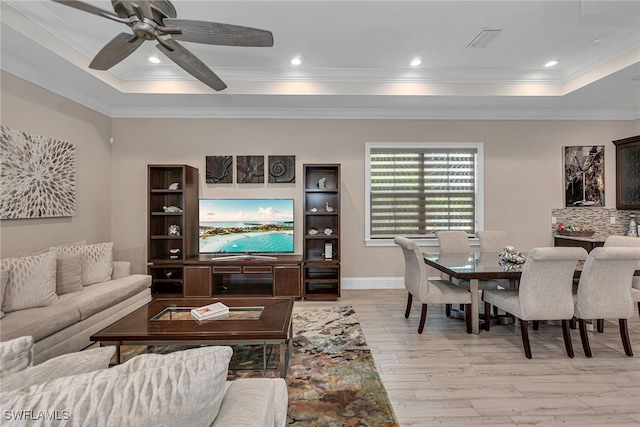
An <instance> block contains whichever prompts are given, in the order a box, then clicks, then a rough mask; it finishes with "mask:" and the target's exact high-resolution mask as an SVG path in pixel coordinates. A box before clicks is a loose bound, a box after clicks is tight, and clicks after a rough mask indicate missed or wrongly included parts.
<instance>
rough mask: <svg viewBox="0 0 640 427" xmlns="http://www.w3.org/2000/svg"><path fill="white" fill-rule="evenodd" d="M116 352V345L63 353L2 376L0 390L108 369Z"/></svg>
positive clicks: (19, 387) (11, 389)
mask: <svg viewBox="0 0 640 427" xmlns="http://www.w3.org/2000/svg"><path fill="white" fill-rule="evenodd" d="M115 352H116V348H115V347H114V346H109V347H100V348H94V349H91V350H85V351H79V352H77V353H69V354H63V355H62V356H58V357H54V358H53V359H49V360H47V361H46V362H43V363H41V364H39V365H36V366H32V367H29V368H27V369H23V370H22V371H19V372H16V373H14V374H12V375H9V376H7V377H4V378H2V382H0V391H3V392H6V391H13V390H19V389H21V388H25V387H30V386H32V385H36V384H41V383H44V382H46V381H51V380H55V379H56V378H62V377H68V376H71V375H78V374H85V373H88V372H93V371H97V370H99V369H107V368H108V367H109V362H110V361H111V356H113V354H114V353H115Z"/></svg>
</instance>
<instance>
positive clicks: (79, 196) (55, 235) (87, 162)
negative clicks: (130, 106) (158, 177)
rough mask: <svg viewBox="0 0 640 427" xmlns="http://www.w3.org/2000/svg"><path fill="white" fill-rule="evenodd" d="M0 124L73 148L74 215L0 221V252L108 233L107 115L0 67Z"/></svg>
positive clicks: (90, 239)
mask: <svg viewBox="0 0 640 427" xmlns="http://www.w3.org/2000/svg"><path fill="white" fill-rule="evenodd" d="M0 78H1V80H0V86H1V89H2V93H1V107H2V110H1V111H2V117H1V124H2V125H3V126H7V127H10V128H13V129H18V130H22V131H25V132H29V133H31V134H35V135H43V136H47V137H51V138H56V139H60V140H63V141H67V142H70V143H72V144H73V145H75V148H76V214H75V216H73V217H66V218H43V219H13V220H3V221H0V251H1V255H2V256H3V257H6V256H12V255H16V254H20V253H25V252H30V251H34V250H39V249H42V248H46V247H49V246H51V245H55V244H60V243H64V242H71V241H77V240H80V239H86V240H87V241H88V242H90V243H95V242H103V241H108V240H110V238H111V146H110V145H109V142H108V140H109V135H110V131H111V120H110V118H109V117H106V116H104V115H102V114H99V113H96V112H95V111H93V110H90V109H88V108H86V107H83V106H80V105H78V104H76V103H74V102H71V101H69V100H68V99H66V98H63V97H61V96H58V95H55V94H53V93H52V92H49V91H47V90H44V89H42V88H40V87H38V86H35V85H33V84H31V83H28V82H26V81H24V80H22V79H19V78H16V77H14V76H12V75H11V74H8V73H5V72H3V73H2V75H1V77H0Z"/></svg>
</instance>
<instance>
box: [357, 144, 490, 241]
mask: <svg viewBox="0 0 640 427" xmlns="http://www.w3.org/2000/svg"><path fill="white" fill-rule="evenodd" d="M376 148H382V149H384V148H390V149H398V148H400V149H409V150H410V149H412V148H413V149H443V148H444V149H452V150H455V149H467V148H469V149H475V150H476V165H475V166H476V168H475V181H476V187H475V190H476V204H475V217H476V221H475V228H476V231H480V230H484V143H482V142H367V143H365V167H364V169H365V189H364V192H365V194H364V197H365V203H364V204H365V209H364V210H365V212H364V213H365V218H364V242H365V246H394V245H395V244H394V243H393V238H392V237H388V238H385V237H379V238H372V237H371V150H372V149H376ZM412 239H413V240H415V242H416V243H417V244H418V245H420V246H438V239H437V238H436V237H435V236H419V237H412ZM470 243H471V244H472V245H477V244H478V239H477V238H476V237H475V236H474V237H472V238H471V239H470Z"/></svg>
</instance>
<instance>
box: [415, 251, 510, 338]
mask: <svg viewBox="0 0 640 427" xmlns="http://www.w3.org/2000/svg"><path fill="white" fill-rule="evenodd" d="M422 255H423V257H424V262H425V263H426V264H427V265H428V266H430V267H433V268H435V269H436V270H438V271H441V272H442V273H444V274H446V275H448V276H450V277H452V278H454V279H458V280H468V281H469V291H470V292H471V332H472V333H474V334H479V333H480V320H479V312H480V311H479V306H480V294H479V292H478V282H479V281H480V280H500V279H505V280H519V279H520V276H521V275H522V266H523V264H512V263H509V264H508V265H500V259H499V258H498V255H499V253H498V252H433V253H428V252H427V253H423V254H422ZM454 283H455V281H454Z"/></svg>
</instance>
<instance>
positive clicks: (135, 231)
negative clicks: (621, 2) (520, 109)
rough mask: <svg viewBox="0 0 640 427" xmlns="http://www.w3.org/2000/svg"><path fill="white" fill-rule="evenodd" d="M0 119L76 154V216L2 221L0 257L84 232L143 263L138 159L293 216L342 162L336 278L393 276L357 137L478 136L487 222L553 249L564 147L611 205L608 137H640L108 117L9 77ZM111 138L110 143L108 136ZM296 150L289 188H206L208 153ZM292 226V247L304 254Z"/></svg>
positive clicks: (611, 131) (586, 129) (459, 125)
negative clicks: (371, 211) (372, 234)
mask: <svg viewBox="0 0 640 427" xmlns="http://www.w3.org/2000/svg"><path fill="white" fill-rule="evenodd" d="M2 113H3V114H2V124H3V125H5V126H9V127H13V128H17V129H21V130H25V131H29V132H32V133H37V134H41V135H46V136H51V137H55V138H59V139H64V140H66V141H69V142H72V143H73V144H75V145H76V149H77V152H76V154H77V176H76V180H77V192H78V194H77V208H78V209H77V213H76V216H75V217H73V218H63V219H42V220H13V221H2V222H1V224H0V225H1V230H2V236H1V237H2V249H3V255H5V254H6V255H12V254H15V253H19V252H23V251H26V250H32V249H38V248H41V247H46V246H48V245H51V244H57V243H63V242H67V241H72V240H77V239H81V238H86V239H87V240H88V241H89V242H97V241H107V240H112V241H113V242H114V244H115V257H116V259H122V260H125V259H126V260H130V261H132V262H133V270H134V272H139V273H141V272H145V270H146V268H145V265H146V235H147V228H146V227H147V226H146V203H147V192H146V187H147V169H146V166H147V164H150V163H177V164H189V165H191V166H195V167H197V168H198V169H199V170H200V197H276V198H280V197H294V198H295V199H296V215H297V219H298V220H299V221H298V222H300V220H301V217H302V212H301V211H302V200H301V193H302V181H301V177H302V164H303V163H321V162H330V163H333V162H337V163H341V164H342V190H343V191H342V212H343V216H342V218H343V223H342V232H343V238H342V254H343V277H347V278H352V277H355V278H357V277H399V276H401V275H402V271H403V264H402V259H401V254H400V252H399V250H398V249H397V248H394V247H365V245H364V225H363V224H364V222H363V221H364V215H365V212H364V144H365V143H366V142H389V141H398V142H417V141H428V142H434V141H435V142H448V141H456V142H457V141H467V142H468V141H471V142H483V143H484V147H485V188H486V191H485V228H486V229H505V230H507V231H508V232H509V234H510V235H511V236H512V238H513V243H514V245H515V246H516V247H517V248H518V249H520V250H528V249H529V248H531V247H534V246H541V245H549V244H551V236H550V234H549V221H550V215H551V209H552V208H558V207H562V203H563V193H562V155H561V153H562V151H561V147H563V146H565V145H596V144H602V145H605V147H606V164H605V191H606V201H607V206H608V207H614V206H615V200H614V195H615V157H614V153H615V151H614V146H613V144H611V141H612V140H614V139H620V138H625V137H628V136H632V135H637V134H639V133H640V120H635V121H454V120H439V121H432V120H424V121H421V120H284V119H283V120H276V119H111V120H110V119H108V118H107V117H105V116H103V115H100V114H98V113H95V112H93V111H91V110H88V109H86V108H84V107H81V106H79V105H77V104H75V103H73V102H70V101H68V100H66V99H64V98H61V97H59V96H57V95H54V94H52V93H50V92H48V91H46V90H43V89H40V88H38V87H36V86H33V85H31V84H29V83H26V82H24V81H22V80H20V79H17V78H15V77H12V76H10V75H8V74H3V75H2ZM110 136H113V137H114V139H115V144H114V145H113V146H110V145H109V144H108V139H109V137H110ZM252 154H255V155H295V156H296V164H297V182H296V183H295V184H281V185H273V184H264V185H253V184H251V185H247V184H245V185H238V184H231V185H224V186H216V185H210V184H205V183H204V164H205V156H207V155H234V156H236V155H252ZM301 248H302V237H301V235H300V232H299V229H298V235H297V236H296V250H297V251H298V252H301Z"/></svg>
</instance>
